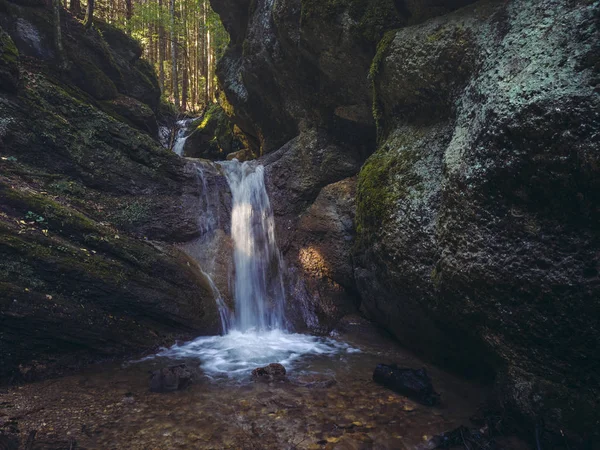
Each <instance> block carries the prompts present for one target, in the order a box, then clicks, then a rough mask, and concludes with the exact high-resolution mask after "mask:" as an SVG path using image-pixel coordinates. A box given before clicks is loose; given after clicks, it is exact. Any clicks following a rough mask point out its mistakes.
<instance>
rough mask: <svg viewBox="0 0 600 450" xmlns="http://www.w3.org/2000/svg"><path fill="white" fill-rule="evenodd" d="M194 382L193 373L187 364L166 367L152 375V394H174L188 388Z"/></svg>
mask: <svg viewBox="0 0 600 450" xmlns="http://www.w3.org/2000/svg"><path fill="white" fill-rule="evenodd" d="M191 382H192V373H191V372H190V371H189V370H188V369H187V367H186V365H185V364H179V365H177V366H171V367H165V368H163V369H160V370H157V371H155V372H153V373H152V379H151V380H150V391H151V392H174V391H180V390H181V389H184V388H186V387H187V386H189V385H190V384H191Z"/></svg>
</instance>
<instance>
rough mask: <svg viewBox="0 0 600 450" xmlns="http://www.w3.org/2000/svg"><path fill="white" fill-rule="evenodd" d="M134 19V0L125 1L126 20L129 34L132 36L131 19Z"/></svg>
mask: <svg viewBox="0 0 600 450" xmlns="http://www.w3.org/2000/svg"><path fill="white" fill-rule="evenodd" d="M132 17H133V4H132V0H125V20H126V21H127V34H129V35H131V18H132Z"/></svg>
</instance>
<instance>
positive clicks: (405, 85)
mask: <svg viewBox="0 0 600 450" xmlns="http://www.w3.org/2000/svg"><path fill="white" fill-rule="evenodd" d="M598 17H599V15H598V8H597V5H596V7H594V6H592V5H587V4H572V5H571V6H567V5H565V4H564V3H560V2H552V1H535V2H524V1H513V2H509V4H507V5H502V7H500V8H499V9H498V7H496V6H495V5H494V4H493V3H485V2H483V3H478V4H476V5H473V6H472V7H467V8H465V9H463V10H461V11H459V12H456V13H454V14H451V15H448V16H445V17H443V18H439V19H435V20H432V21H429V22H427V23H425V24H423V25H421V26H418V27H408V28H404V29H401V30H399V31H397V32H395V33H393V34H391V35H388V37H387V38H386V40H385V41H384V42H383V43H382V44H380V49H379V53H378V55H377V57H376V58H375V62H374V68H373V70H372V73H373V74H374V79H373V81H374V86H375V93H374V95H375V102H376V111H377V116H378V118H379V120H380V137H381V140H380V144H379V149H378V150H377V152H376V153H375V154H374V155H373V156H372V157H371V158H370V159H369V160H368V161H367V163H366V164H365V166H364V167H363V169H362V171H361V173H360V175H359V182H358V197H357V231H358V238H357V240H358V243H357V247H356V248H357V251H356V253H355V255H354V256H355V261H356V269H355V275H356V280H357V284H358V288H359V291H360V294H361V299H362V303H361V305H362V308H363V310H364V312H365V313H366V314H367V315H368V316H370V317H372V318H374V319H376V320H377V321H378V322H380V323H382V324H384V325H385V326H386V328H388V329H389V330H390V331H392V332H393V333H394V334H395V335H396V336H397V337H398V338H399V339H400V340H401V341H402V342H404V343H405V344H406V345H408V346H410V347H412V348H415V349H418V350H419V351H421V352H423V353H425V354H429V355H430V357H432V358H434V359H435V360H437V361H439V362H443V363H446V364H451V365H457V366H462V367H463V368H467V367H470V368H481V369H484V370H491V371H493V372H496V373H497V374H498V385H499V386H500V387H501V396H502V399H503V401H504V404H505V405H507V406H510V407H512V408H513V409H514V410H517V411H519V412H520V413H521V414H523V415H525V416H526V417H527V418H529V419H530V420H531V421H532V422H533V421H534V420H536V418H537V419H539V418H543V419H544V421H545V423H546V427H547V428H548V429H549V430H551V431H553V432H556V433H558V430H560V429H563V430H567V429H568V430H569V431H570V432H571V433H572V434H571V435H570V436H571V437H573V436H578V438H582V437H583V439H584V440H585V439H586V438H587V439H592V437H591V435H592V434H593V433H594V431H593V430H595V429H596V430H597V426H596V425H594V423H597V421H598V418H599V417H598V414H597V408H596V413H592V411H593V410H594V408H595V407H594V406H593V405H594V404H597V403H596V402H597V401H598V387H599V382H600V379H599V378H598V373H599V372H598V368H599V367H600V365H599V364H600V361H599V360H598V354H597V352H596V350H595V349H596V348H598V346H599V345H600V333H599V332H598V328H597V322H596V319H592V318H594V317H599V316H600V301H599V300H600V295H599V294H600V278H599V277H598V264H599V260H598V256H599V255H600V247H599V245H598V244H599V242H600V241H599V238H600V234H599V233H600V226H599V225H600V222H599V219H600V216H599V215H598V213H599V211H600V210H599V209H598V205H599V200H600V198H599V196H598V193H599V192H600V190H599V189H598V187H599V185H600V184H599V183H600V172H599V171H598V167H600V166H599V162H600V161H599V159H598V158H599V155H598V152H597V151H596V150H595V149H597V148H598V145H599V143H600V142H599V136H600V134H599V131H600V116H599V114H598V111H599V110H600V108H599V107H600V99H599V97H598V86H597V83H598V63H597V61H598V42H599V41H598V38H599V35H598ZM595 322H596V323H595ZM583 411H587V412H585V413H584V412H583ZM532 422H529V423H528V425H526V426H528V427H530V429H531V427H532V426H533V425H532Z"/></svg>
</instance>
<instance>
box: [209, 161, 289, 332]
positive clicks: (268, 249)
mask: <svg viewBox="0 0 600 450" xmlns="http://www.w3.org/2000/svg"><path fill="white" fill-rule="evenodd" d="M220 164H221V167H222V168H223V172H224V174H225V177H226V178H227V182H228V183H229V187H230V189H231V194H232V212H231V235H232V238H233V243H234V266H235V279H234V298H235V307H236V308H235V309H236V311H235V313H236V318H235V327H236V328H237V329H238V330H239V331H248V330H250V329H255V330H268V329H282V328H283V327H284V322H285V321H284V313H283V310H284V301H285V295H284V288H283V277H282V272H283V260H282V257H281V253H280V251H279V247H278V246H277V242H276V240H275V220H274V218H273V210H272V209H271V203H270V202H269V196H268V195H267V190H266V187H265V177H264V167H263V166H261V165H258V164H256V163H254V162H244V163H240V162H238V161H237V160H234V161H227V162H222V163H220Z"/></svg>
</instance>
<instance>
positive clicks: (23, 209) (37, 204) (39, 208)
mask: <svg viewBox="0 0 600 450" xmlns="http://www.w3.org/2000/svg"><path fill="white" fill-rule="evenodd" d="M0 193H1V194H2V198H3V199H4V204H5V205H7V206H10V207H12V208H14V209H15V210H17V211H20V214H21V215H22V216H23V217H25V216H26V215H27V214H28V213H29V211H31V212H32V213H33V214H36V215H37V216H39V217H43V218H44V220H45V221H46V222H47V223H48V227H49V229H51V230H56V231H63V232H65V233H69V232H70V233H78V234H84V233H87V234H89V233H98V234H102V231H103V230H102V229H101V228H100V227H99V226H98V225H97V224H96V223H95V222H94V221H93V220H91V219H89V218H88V217H86V216H84V215H83V214H81V213H80V212H78V211H75V210H73V209H71V208H68V207H66V206H63V205H61V204H60V203H57V202H55V201H54V200H52V199H51V198H50V197H49V196H47V195H42V194H37V193H33V192H31V191H21V190H19V189H13V188H11V187H10V186H7V185H5V184H0Z"/></svg>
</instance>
